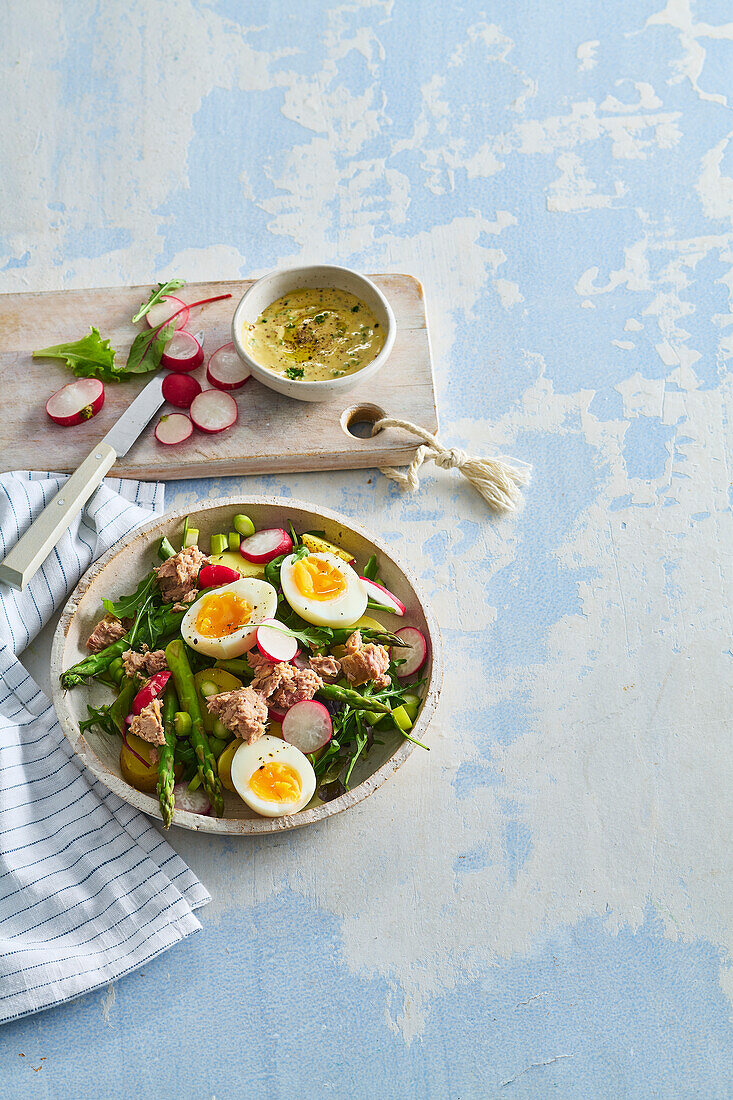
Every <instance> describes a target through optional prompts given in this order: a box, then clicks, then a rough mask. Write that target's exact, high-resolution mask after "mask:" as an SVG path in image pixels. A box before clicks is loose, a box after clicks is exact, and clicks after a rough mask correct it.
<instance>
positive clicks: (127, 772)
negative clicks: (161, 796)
mask: <svg viewBox="0 0 733 1100" xmlns="http://www.w3.org/2000/svg"><path fill="white" fill-rule="evenodd" d="M127 741H128V744H129V745H130V748H132V749H134V750H135V752H137V753H139V754H140V756H142V758H143V760H150V755H151V751H152V753H154V751H155V746H153V745H149V744H148V743H147V741H143V739H142V738H141V737H137V736H136V734H134V733H128V734H127ZM120 771H121V772H122V778H123V779H124V780H125V782H126V783H129V784H130V786H131V787H134V788H135V790H136V791H154V790H155V788H156V786H157V785H158V764H157V762H154V763H151V765H150V767H149V768H146V767H145V765H144V764H143V763H142V762H141V761H140V760H138V758H137V757H136V756H135V755H134V753H132V752H130V749H128V748H127V745H124V744H123V746H122V748H121V749H120Z"/></svg>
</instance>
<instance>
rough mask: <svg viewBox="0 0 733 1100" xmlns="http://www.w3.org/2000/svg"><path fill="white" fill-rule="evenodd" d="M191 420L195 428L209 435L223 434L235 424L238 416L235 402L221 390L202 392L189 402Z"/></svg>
mask: <svg viewBox="0 0 733 1100" xmlns="http://www.w3.org/2000/svg"><path fill="white" fill-rule="evenodd" d="M190 413H191V419H192V420H193V422H194V424H195V425H196V427H197V428H198V429H199V430H200V431H202V432H208V433H209V434H210V435H213V434H215V433H216V432H223V431H225V430H226V429H227V428H231V426H232V424H235V423H236V421H237V417H238V416H239V409H238V408H237V402H236V401H235V400H234V398H233V397H230V396H229V394H228V393H222V391H221V390H204V392H203V393H200V394H199V395H198V397H194V399H193V401H192V402H191V408H190Z"/></svg>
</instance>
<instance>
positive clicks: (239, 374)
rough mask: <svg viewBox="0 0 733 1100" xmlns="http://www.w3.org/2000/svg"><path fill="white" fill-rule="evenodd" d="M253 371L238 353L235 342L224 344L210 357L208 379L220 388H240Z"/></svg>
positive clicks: (207, 368) (212, 384)
mask: <svg viewBox="0 0 733 1100" xmlns="http://www.w3.org/2000/svg"><path fill="white" fill-rule="evenodd" d="M250 374H251V371H250V369H249V367H248V366H247V365H246V363H243V362H242V360H241V359H240V358H239V355H238V354H237V351H236V348H235V347H234V344H224V345H223V347H220V348H217V350H216V351H215V352H213V353H212V355H211V356H210V358H209V363H208V366H207V367H206V380H207V382H208V383H209V385H211V386H216V388H217V389H219V390H238V389H239V388H240V386H243V385H244V383H245V382H247V381H248V379H249V376H250Z"/></svg>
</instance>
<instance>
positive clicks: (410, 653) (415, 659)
mask: <svg viewBox="0 0 733 1100" xmlns="http://www.w3.org/2000/svg"><path fill="white" fill-rule="evenodd" d="M395 638H399V640H400V641H401V642H402V646H401V647H400V648H399V649H398V650H397V651H396V653H394V654H393V656H394V657H396V658H397V660H399V661H404V664H401V665H398V666H397V675H398V676H399V678H400V680H404V678H405V676H412V674H413V672H418V671H419V670H420V669H421V668H422V666H423V665H424V664H425V661H426V660H427V656H428V643H427V642H426V641H425V635H424V634H423V633H422V631H420V630H418V629H417V627H414V626H403V627H402V630H397V631H395Z"/></svg>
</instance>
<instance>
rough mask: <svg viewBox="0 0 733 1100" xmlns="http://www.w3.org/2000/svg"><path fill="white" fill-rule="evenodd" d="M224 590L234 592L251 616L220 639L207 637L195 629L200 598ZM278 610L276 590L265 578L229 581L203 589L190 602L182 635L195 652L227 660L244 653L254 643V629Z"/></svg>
mask: <svg viewBox="0 0 733 1100" xmlns="http://www.w3.org/2000/svg"><path fill="white" fill-rule="evenodd" d="M223 592H234V593H236V595H238V596H241V598H242V599H243V600H246V601H247V603H248V604H249V605H250V607H251V608H252V615H251V618H250V620H249V622H248V623H247V625H246V626H243V627H242V628H241V629H240V630H235V631H234V632H233V633H232V634H226V635H224V636H222V637H221V638H206V637H205V636H204V635H203V634H200V633H199V631H198V630H197V629H196V618H197V616H198V613H199V611H200V610H201V606H202V601H203V600H210V599H214V600H215V599H216V597H217V596H218V595H220V594H221V593H223ZM276 611H277V592H276V591H275V589H274V588H273V587H272V585H271V584H270V583H269V582H268V581H261V580H257V579H256V578H255V577H243V578H242V580H239V581H232V583H231V584H223V585H222V586H221V588H217V589H215V590H214V591H211V592H206V593H205V594H204V595H203V596H201V597H200V598H199V599H198V600H196V602H195V603H193V604H191V606H190V607H189V609H188V611H187V612H186V614H185V615H184V616H183V621H182V623H181V636H182V638H183V640H184V641H185V642H186V643H187V644H188V645H190V646H191V648H192V649H195V650H196V651H197V652H198V653H206V654H208V656H209V657H217V658H219V659H221V660H227V659H228V658H230V657H239V656H241V654H242V653H246V652H247V650H248V649H251V648H252V646H253V645H254V644H255V631H256V630H257V626H258V624H259V623H261V622H262V621H263V619H271V618H272V617H273V616H274V614H275V612H276Z"/></svg>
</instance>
